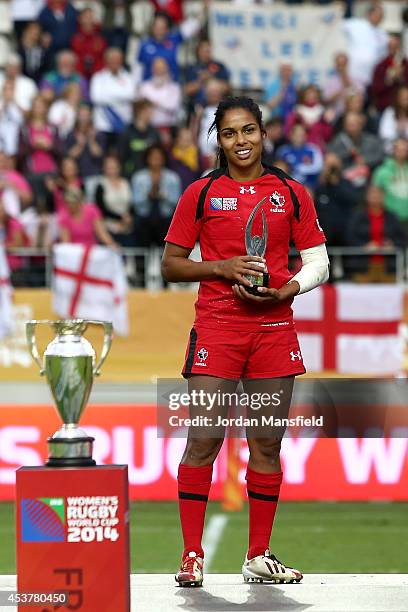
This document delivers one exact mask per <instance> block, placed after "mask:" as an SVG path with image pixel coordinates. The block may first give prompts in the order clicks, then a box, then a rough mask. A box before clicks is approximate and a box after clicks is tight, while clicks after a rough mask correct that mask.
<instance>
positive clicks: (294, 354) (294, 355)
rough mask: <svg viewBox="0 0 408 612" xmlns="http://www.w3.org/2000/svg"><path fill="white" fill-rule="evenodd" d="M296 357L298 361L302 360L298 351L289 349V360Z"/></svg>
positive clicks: (293, 359)
mask: <svg viewBox="0 0 408 612" xmlns="http://www.w3.org/2000/svg"><path fill="white" fill-rule="evenodd" d="M296 359H299V361H302V355H301V354H300V351H296V353H295V351H290V360H291V361H296Z"/></svg>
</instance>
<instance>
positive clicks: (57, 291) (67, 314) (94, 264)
mask: <svg viewBox="0 0 408 612" xmlns="http://www.w3.org/2000/svg"><path fill="white" fill-rule="evenodd" d="M53 259H54V262H53V263H54V267H53V280H52V298H53V309H54V311H55V312H56V313H57V314H58V316H60V317H63V318H65V319H68V318H75V319H76V318H79V319H92V320H95V319H98V320H100V321H111V322H112V323H113V328H114V330H115V332H116V333H117V334H119V335H120V336H127V335H128V333H129V321H128V309H127V289H128V287H127V280H126V274H125V269H124V265H123V261H122V258H121V257H120V255H119V254H118V253H116V252H114V251H112V249H109V248H107V247H104V246H91V247H89V246H82V245H79V244H57V245H55V246H54V248H53Z"/></svg>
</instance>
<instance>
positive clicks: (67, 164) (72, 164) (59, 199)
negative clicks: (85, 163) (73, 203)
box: [45, 156, 82, 213]
mask: <svg viewBox="0 0 408 612" xmlns="http://www.w3.org/2000/svg"><path fill="white" fill-rule="evenodd" d="M45 185H46V188H47V190H48V194H47V210H48V211H50V212H54V211H55V212H56V213H59V212H61V211H62V210H68V208H69V207H68V204H67V203H66V201H65V199H64V193H65V192H66V191H69V190H70V189H82V179H81V176H80V172H79V167H78V162H77V161H76V159H74V158H73V157H69V156H67V157H64V158H63V159H62V161H61V165H60V172H59V175H58V176H57V177H56V178H55V177H51V176H49V177H47V178H46V179H45Z"/></svg>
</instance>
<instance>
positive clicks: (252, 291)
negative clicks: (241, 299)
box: [242, 272, 269, 297]
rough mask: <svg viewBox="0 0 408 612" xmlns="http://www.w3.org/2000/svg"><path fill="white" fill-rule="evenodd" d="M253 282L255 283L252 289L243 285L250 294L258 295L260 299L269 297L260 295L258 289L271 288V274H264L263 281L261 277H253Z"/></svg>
mask: <svg viewBox="0 0 408 612" xmlns="http://www.w3.org/2000/svg"><path fill="white" fill-rule="evenodd" d="M254 279H256V284H255V283H254ZM251 281H252V282H253V283H254V284H253V286H252V287H246V286H244V285H242V286H243V287H244V289H245V291H247V292H248V293H250V294H251V295H257V296H258V297H267V295H265V294H264V293H259V291H258V287H269V274H268V272H264V273H263V278H262V279H261V278H260V277H259V276H256V277H252V278H251Z"/></svg>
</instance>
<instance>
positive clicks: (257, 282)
mask: <svg viewBox="0 0 408 612" xmlns="http://www.w3.org/2000/svg"><path fill="white" fill-rule="evenodd" d="M265 200H266V197H265V198H262V200H261V201H260V202H258V204H257V205H256V206H255V208H254V209H253V211H252V212H251V214H250V215H249V217H248V221H247V224H246V228H245V248H246V252H247V254H248V255H252V256H253V257H265V253H266V245H267V242H268V224H267V222H266V216H265V212H264V211H263V210H261V215H262V236H257V235H254V236H252V225H253V223H254V219H255V216H256V214H257V212H258V210H259V209H260V208H261V206H262V204H263V203H264V202H265ZM257 265H259V268H260V270H259V271H260V272H262V276H258V275H256V274H247V275H245V277H246V278H247V279H248V280H249V281H250V282H251V283H252V287H248V286H245V291H247V292H248V293H251V294H252V295H257V296H259V297H265V294H263V293H258V287H269V274H268V271H267V269H266V265H265V264H264V263H261V262H259V263H257Z"/></svg>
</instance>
